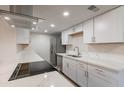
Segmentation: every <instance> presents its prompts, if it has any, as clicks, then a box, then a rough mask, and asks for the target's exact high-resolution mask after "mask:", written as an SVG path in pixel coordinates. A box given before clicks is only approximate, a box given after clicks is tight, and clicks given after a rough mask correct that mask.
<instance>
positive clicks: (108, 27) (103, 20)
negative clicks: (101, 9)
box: [85, 6, 124, 43]
mask: <svg viewBox="0 0 124 93" xmlns="http://www.w3.org/2000/svg"><path fill="white" fill-rule="evenodd" d="M89 33H90V32H89ZM94 33H95V42H96V43H114V42H124V6H121V7H119V8H117V9H114V10H112V11H110V12H107V13H105V14H103V15H100V16H98V17H95V18H94ZM86 34H88V33H86ZM89 38H90V36H89V37H86V36H85V40H87V39H88V40H89Z"/></svg>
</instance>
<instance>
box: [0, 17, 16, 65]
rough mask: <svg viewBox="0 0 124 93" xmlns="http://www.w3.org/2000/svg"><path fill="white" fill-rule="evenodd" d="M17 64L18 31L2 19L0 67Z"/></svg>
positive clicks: (0, 22) (0, 29)
mask: <svg viewBox="0 0 124 93" xmlns="http://www.w3.org/2000/svg"><path fill="white" fill-rule="evenodd" d="M13 62H16V31H15V29H13V28H11V27H10V25H8V24H7V23H6V21H4V20H3V19H2V18H1V17H0V66H1V65H3V64H12V63H13Z"/></svg>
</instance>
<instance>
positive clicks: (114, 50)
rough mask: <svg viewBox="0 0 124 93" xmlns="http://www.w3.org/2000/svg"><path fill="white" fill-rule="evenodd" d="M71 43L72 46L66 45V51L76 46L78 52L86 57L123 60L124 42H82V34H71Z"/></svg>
mask: <svg viewBox="0 0 124 93" xmlns="http://www.w3.org/2000/svg"><path fill="white" fill-rule="evenodd" d="M71 43H72V46H66V49H67V51H68V50H73V49H74V47H76V46H78V47H79V50H80V53H81V54H82V55H86V56H88V57H94V58H98V59H103V60H111V61H116V62H122V61H124V44H119V43H113V44H83V37H82V36H76V37H75V36H73V37H72V39H71Z"/></svg>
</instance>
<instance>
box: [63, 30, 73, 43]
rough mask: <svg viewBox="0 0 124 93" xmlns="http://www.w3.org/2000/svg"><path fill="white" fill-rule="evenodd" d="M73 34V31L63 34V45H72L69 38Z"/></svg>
mask: <svg viewBox="0 0 124 93" xmlns="http://www.w3.org/2000/svg"><path fill="white" fill-rule="evenodd" d="M72 32H73V29H68V30H66V31H63V32H62V36H61V38H62V45H69V44H71V43H70V38H71V37H70V36H69V34H70V33H72Z"/></svg>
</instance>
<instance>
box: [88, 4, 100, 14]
mask: <svg viewBox="0 0 124 93" xmlns="http://www.w3.org/2000/svg"><path fill="white" fill-rule="evenodd" d="M88 9H89V10H90V11H93V12H97V11H99V10H100V9H99V8H98V7H96V6H95V5H91V6H90V7H88Z"/></svg>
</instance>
